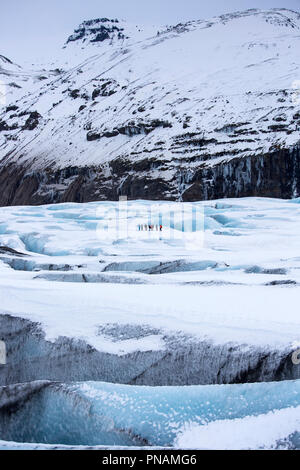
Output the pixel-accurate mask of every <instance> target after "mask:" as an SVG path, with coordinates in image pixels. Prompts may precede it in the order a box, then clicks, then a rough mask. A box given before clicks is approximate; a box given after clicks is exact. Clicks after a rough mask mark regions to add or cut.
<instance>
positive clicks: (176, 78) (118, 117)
mask: <svg viewBox="0 0 300 470" xmlns="http://www.w3.org/2000/svg"><path fill="white" fill-rule="evenodd" d="M299 29H300V15H299V14H298V13H296V12H293V11H291V10H286V9H273V10H247V11H245V12H237V13H232V14H226V15H222V16H220V17H215V18H213V19H211V20H196V21H190V22H186V23H179V24H178V25H176V26H174V27H166V28H165V29H159V28H156V27H152V26H151V27H147V28H145V29H143V28H142V27H137V26H136V25H129V26H126V24H125V23H124V22H123V21H121V20H116V19H114V20H109V19H107V18H102V19H101V18H100V19H97V20H87V21H85V22H83V23H81V25H80V26H79V27H78V28H76V30H75V32H74V33H73V35H71V36H69V38H68V39H67V42H66V44H65V46H64V49H63V51H62V55H61V57H60V58H59V59H60V60H58V61H57V64H56V65H57V66H55V65H53V64H52V67H49V68H48V69H47V68H45V69H44V70H42V71H39V72H34V73H25V72H23V71H22V72H20V71H19V69H18V70H17V71H16V70H14V71H13V72H10V76H9V78H10V79H11V78H12V77H13V78H14V79H15V83H16V84H17V86H18V83H19V82H18V79H21V78H22V79H23V81H24V77H27V82H26V83H27V85H26V86H27V88H26V86H25V89H24V91H25V95H24V91H23V89H21V91H20V89H18V95H15V96H16V98H14V96H11V99H10V103H9V104H10V105H9V106H7V108H6V109H4V110H3V111H2V112H0V184H1V187H2V188H3V193H2V196H0V203H1V204H2V205H8V204H28V203H31V204H38V203H50V202H62V201H76V202H83V201H89V200H98V199H100V200H101V199H117V198H118V197H119V196H120V195H127V196H128V197H129V198H132V199H136V198H145V199H179V200H181V199H182V200H197V199H212V198H220V197H239V196H249V195H258V196H259V195H261V196H271V197H273V196H274V197H284V198H289V197H294V196H297V195H298V194H300V173H299V172H300V170H299V167H300V165H299V141H300V139H299V128H300V99H298V94H297V93H298V92H297V90H295V86H294V83H296V82H295V81H296V79H297V77H299V76H300V74H299V69H300V62H299V59H298V54H297V50H299V40H300V35H298V30H299ZM76 31H77V32H76ZM70 38H71V39H70ZM62 64H63V65H64V66H62ZM1 72H2V73H1ZM6 76H7V75H6ZM2 77H3V71H2V69H0V79H1V80H2ZM22 85H23V83H22V84H21V86H22ZM11 106H13V107H14V108H15V109H14V110H12V109H11Z"/></svg>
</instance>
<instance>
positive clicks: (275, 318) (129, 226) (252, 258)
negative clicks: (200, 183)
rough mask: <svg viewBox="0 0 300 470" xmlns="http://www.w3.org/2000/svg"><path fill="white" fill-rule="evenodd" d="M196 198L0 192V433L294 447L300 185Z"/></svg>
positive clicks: (22, 438) (46, 441)
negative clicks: (30, 200)
mask: <svg viewBox="0 0 300 470" xmlns="http://www.w3.org/2000/svg"><path fill="white" fill-rule="evenodd" d="M192 206H195V207H194V209H195V211H196V212H195V213H196V214H198V215H199V217H200V219H201V223H200V224H193V223H191V221H190V217H191V214H193V212H191V211H190V209H191V206H190V204H189V203H167V202H163V201H161V202H160V203H159V204H158V202H157V201H154V202H152V201H143V200H140V201H135V202H133V201H127V202H126V201H125V202H124V201H120V202H119V203H118V202H109V201H106V202H91V203H84V204H77V203H65V204H57V205H44V206H15V207H1V208H0V299H1V305H0V340H2V341H5V343H6V349H7V361H6V364H1V365H0V439H1V442H0V448H1V449H7V448H10V449H13V448H14V449H19V448H22V449H24V448H28V449H29V448H39V449H47V448H61V449H63V448H72V449H73V448H87V447H88V448H90V447H91V448H99V449H106V448H112V447H113V448H129V447H130V448H135V449H136V448H137V449H140V448H152V449H153V448H176V449H178V448H212V447H216V448H259V449H260V448H262V449H263V448H276V449H277V448H289V449H290V448H291V449H294V448H295V449H296V448H297V449H298V448H299V428H300V426H299V419H300V418H299V409H300V401H299V393H300V389H299V380H300V367H299V364H296V363H295V361H294V362H293V360H292V356H293V353H294V352H295V351H297V350H298V348H299V347H300V338H299V335H300V328H299V315H298V303H299V283H300V256H299V248H300V246H299V245H300V240H299V235H298V234H299V229H300V218H299V215H300V199H299V198H296V199H293V200H280V199H271V198H241V199H222V200H215V201H209V202H208V201H202V202H197V203H193V204H192ZM158 210H159V211H160V212H159V213H158V212H157V211H158ZM149 214H151V216H150V215H149ZM182 214H183V216H184V220H183V223H182V219H181V217H182ZM115 217H117V219H118V220H117V222H118V223H117V225H115V220H114V218H115ZM159 217H161V218H162V220H163V230H162V232H160V231H158V232H157V231H156V230H154V231H153V232H149V231H145V230H143V231H140V230H139V225H141V224H147V223H148V222H149V221H150V218H151V221H153V223H156V222H155V220H157V218H159ZM119 223H120V225H118V224H119ZM111 224H112V226H113V230H111V231H110V230H109V226H110V225H111ZM116 227H118V228H117V229H116ZM191 235H193V237H194V238H192V241H193V243H191ZM287 237H289V238H288V240H289V242H288V243H287ZM212 435H214V436H215V437H214V439H212Z"/></svg>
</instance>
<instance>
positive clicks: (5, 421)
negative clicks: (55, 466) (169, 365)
mask: <svg viewBox="0 0 300 470" xmlns="http://www.w3.org/2000/svg"><path fill="white" fill-rule="evenodd" d="M26 387H27V395H26ZM9 388H10V387H7V389H9ZM11 388H12V389H11V390H10V391H8V390H6V394H4V393H3V392H2V394H1V391H0V433H1V436H2V439H3V442H1V441H0V448H2V449H3V448H5V446H7V445H9V442H11V443H14V444H12V448H14V447H18V446H19V448H24V444H23V443H26V444H25V446H26V447H27V448H30V443H32V444H35V447H37V448H38V447H39V446H40V447H41V448H43V444H44V445H45V444H46V445H48V446H49V445H52V446H57V445H58V446H68V447H73V448H75V447H78V446H85V447H86V446H89V447H91V446H92V447H93V446H101V447H102V448H105V446H106V447H107V446H109V447H110V448H115V447H121V448H126V447H135V448H136V447H140V448H143V447H146V448H152V447H153V448H156V447H161V448H174V446H175V447H176V448H189V447H190V448H194V449H195V448H198V449H201V448H202V449H205V448H210V447H211V446H214V447H215V448H227V449H231V448H244V449H250V448H260V449H263V448H269V449H272V448H273V449H276V448H278V449H279V448H281V449H282V448H285V449H299V448H300V406H299V400H300V381H299V380H297V381H286V382H277V383H262V384H243V385H207V386H190V387H136V386H128V385H115V384H110V383H101V382H80V383H71V384H59V383H55V384H53V383H51V382H49V383H37V384H34V383H31V384H23V392H24V396H23V397H22V396H20V390H19V389H17V390H16V391H15V399H13V397H14V390H13V387H11ZM14 388H16V386H14ZM19 388H20V386H19ZM29 391H30V393H29ZM9 393H10V402H9V403H7V399H6V400H5V399H3V398H2V396H1V395H5V397H6V396H7V395H9ZM256 423H257V424H256ZM247 424H248V429H247ZM270 425H271V426H272V429H271V430H270V429H269V426H270ZM245 428H246V431H247V432H245ZM254 429H256V430H257V431H258V432H257V433H256V435H255V436H253V435H252V432H253V430H254ZM240 431H243V432H242V434H240ZM212 433H213V438H212V435H211V434H212ZM245 435H246V437H247V439H245ZM249 437H250V438H249ZM208 438H209V439H208ZM5 441H6V444H5ZM17 443H19V444H17ZM36 443H39V445H37V444H36ZM31 447H34V445H32V446H31Z"/></svg>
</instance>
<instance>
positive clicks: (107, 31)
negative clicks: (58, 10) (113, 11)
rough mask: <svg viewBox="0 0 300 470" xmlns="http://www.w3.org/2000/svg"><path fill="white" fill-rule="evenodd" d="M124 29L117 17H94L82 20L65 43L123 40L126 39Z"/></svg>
mask: <svg viewBox="0 0 300 470" xmlns="http://www.w3.org/2000/svg"><path fill="white" fill-rule="evenodd" d="M124 29H125V28H124V25H122V23H121V22H120V21H119V20H118V19H109V18H96V19H92V20H87V21H83V23H81V24H80V25H79V27H78V28H76V29H75V30H74V33H73V34H72V35H71V36H69V38H68V40H67V44H68V43H70V42H81V43H97V42H103V41H107V40H114V39H119V40H124V39H127V36H126V34H125V32H124Z"/></svg>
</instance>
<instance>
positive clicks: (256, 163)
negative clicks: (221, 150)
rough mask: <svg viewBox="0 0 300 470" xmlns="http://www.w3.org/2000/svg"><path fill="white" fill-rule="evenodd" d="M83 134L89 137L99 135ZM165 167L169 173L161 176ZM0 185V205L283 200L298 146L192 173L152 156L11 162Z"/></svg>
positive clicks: (297, 181)
mask: <svg viewBox="0 0 300 470" xmlns="http://www.w3.org/2000/svg"><path fill="white" fill-rule="evenodd" d="M88 135H89V140H94V139H98V138H100V135H95V134H93V133H91V134H88ZM107 169H108V170H109V171H107ZM165 170H167V171H168V173H170V172H171V173H172V174H173V176H172V177H171V178H169V179H166V178H164V172H165ZM157 175H159V176H157ZM57 185H60V186H59V188H58V187H57ZM0 187H1V194H0V204H1V205H3V206H7V205H23V204H48V203H58V202H89V201H95V200H107V199H109V200H117V199H118V198H119V196H120V195H126V196H127V197H128V198H129V199H140V198H141V199H153V200H159V199H166V200H178V199H182V200H183V201H197V200H211V199H219V198H231V197H248V196H263V197H278V198H283V199H289V198H292V197H296V196H297V195H299V194H300V148H299V147H295V148H293V149H278V150H274V151H273V152H272V153H270V154H266V155H264V154H262V155H253V156H249V157H243V158H238V157H237V158H232V159H231V160H227V161H221V162H220V163H219V164H215V165H214V166H210V165H209V163H207V162H203V161H202V162H199V165H198V166H197V167H196V168H195V169H194V170H193V172H192V171H191V169H190V168H189V166H188V161H187V162H184V161H183V162H182V164H181V166H175V164H174V163H172V162H171V163H170V162H168V163H166V162H164V161H160V160H156V159H154V158H153V159H151V158H145V159H143V160H139V161H137V162H134V161H132V160H129V159H122V158H119V159H115V160H113V161H111V162H110V163H109V164H108V166H107V165H106V166H105V167H102V166H93V167H75V166H73V167H67V168H64V169H62V170H53V169H52V168H47V169H46V170H43V171H40V172H39V171H32V170H30V169H26V168H24V167H22V166H19V165H17V164H11V165H6V166H4V167H2V168H0Z"/></svg>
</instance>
